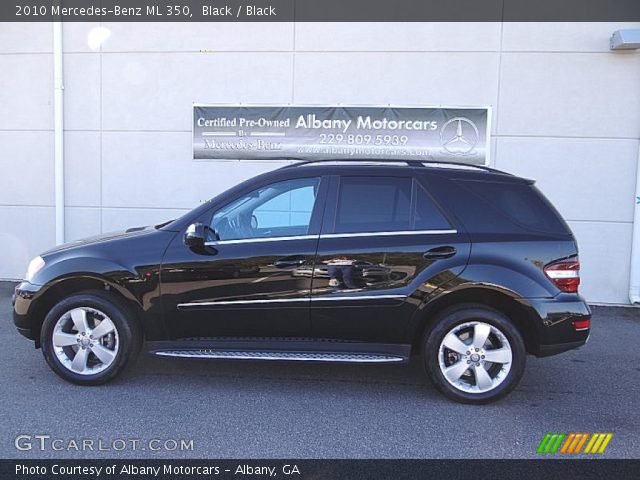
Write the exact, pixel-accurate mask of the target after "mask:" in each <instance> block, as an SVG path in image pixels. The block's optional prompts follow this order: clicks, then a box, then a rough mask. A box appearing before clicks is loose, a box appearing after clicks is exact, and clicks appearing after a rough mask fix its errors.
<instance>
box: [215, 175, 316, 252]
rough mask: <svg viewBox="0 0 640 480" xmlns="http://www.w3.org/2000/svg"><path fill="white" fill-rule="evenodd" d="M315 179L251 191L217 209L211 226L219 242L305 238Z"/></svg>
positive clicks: (277, 184)
mask: <svg viewBox="0 0 640 480" xmlns="http://www.w3.org/2000/svg"><path fill="white" fill-rule="evenodd" d="M319 184H320V179H319V178H299V179H295V180H286V181H284V182H278V183H274V184H272V185H268V186H266V187H262V188H259V189H257V190H254V191H253V192H251V193H248V194H246V195H243V196H241V197H240V198H238V199H236V200H234V201H233V202H231V203H229V204H228V205H226V206H225V207H223V208H221V209H220V210H218V211H217V212H216V213H215V214H214V215H213V218H212V219H211V227H212V228H213V229H214V230H215V232H216V234H217V235H218V238H219V239H220V240H236V239H246V238H270V237H283V236H296V235H306V234H307V232H308V230H309V224H310V222H311V212H312V211H313V205H314V203H315V198H316V194H317V192H318V185H319Z"/></svg>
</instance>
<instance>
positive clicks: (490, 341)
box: [438, 321, 513, 393]
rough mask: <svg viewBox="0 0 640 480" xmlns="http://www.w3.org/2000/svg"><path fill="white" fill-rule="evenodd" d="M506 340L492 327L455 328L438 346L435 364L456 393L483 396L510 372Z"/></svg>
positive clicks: (469, 325) (479, 324)
mask: <svg viewBox="0 0 640 480" xmlns="http://www.w3.org/2000/svg"><path fill="white" fill-rule="evenodd" d="M512 359H513V354H512V351H511V345H510V344H509V340H507V337H505V335H504V334H503V333H502V332H501V331H500V330H498V329H497V328H496V327H494V326H493V325H490V324H488V323H484V322H480V321H473V322H466V323H462V324H460V325H456V326H455V327H454V328H452V329H451V330H450V331H449V332H448V333H447V334H446V335H445V336H444V339H443V340H442V342H441V343H440V349H439V351H438V363H439V364H440V370H441V372H442V375H443V376H444V378H445V379H446V380H447V382H449V383H450V384H451V385H453V386H454V387H455V388H457V389H458V390H462V391H463V392H467V393H484V392H488V391H490V390H493V389H494V388H496V387H498V385H500V384H501V383H502V382H503V381H504V379H505V378H507V375H508V374H509V371H510V370H511V362H512Z"/></svg>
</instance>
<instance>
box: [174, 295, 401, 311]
mask: <svg viewBox="0 0 640 480" xmlns="http://www.w3.org/2000/svg"><path fill="white" fill-rule="evenodd" d="M406 298H408V296H407V295H402V294H386V295H357V296H355V295H354V296H344V295H341V296H321V297H298V298H273V299H256V300H218V301H212V302H191V303H179V304H178V308H185V307H187V308H188V307H205V306H207V307H208V306H220V305H222V306H224V305H252V304H265V303H294V302H325V301H330V302H336V301H343V302H346V301H352V300H400V299H402V300H404V299H406Z"/></svg>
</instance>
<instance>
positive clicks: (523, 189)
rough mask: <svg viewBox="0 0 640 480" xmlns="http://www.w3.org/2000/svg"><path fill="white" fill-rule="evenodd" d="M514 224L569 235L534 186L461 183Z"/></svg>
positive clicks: (554, 211)
mask: <svg viewBox="0 0 640 480" xmlns="http://www.w3.org/2000/svg"><path fill="white" fill-rule="evenodd" d="M460 183H461V184H462V185H464V186H465V187H467V188H468V189H470V190H471V191H472V192H473V193H474V194H476V195H477V196H479V197H480V198H482V199H483V200H485V201H486V202H487V203H489V204H490V205H491V206H492V207H493V208H495V209H497V210H498V211H499V212H500V213H502V214H503V215H505V216H507V217H508V218H509V219H510V220H511V221H513V222H515V223H517V224H518V225H520V226H522V227H525V228H527V229H529V230H538V231H541V232H549V233H567V227H566V224H565V223H564V221H563V220H562V219H561V218H560V215H559V214H558V212H557V211H556V210H555V209H554V208H553V207H552V206H551V204H550V203H549V202H548V201H547V199H546V198H544V196H543V195H542V194H541V193H540V191H538V189H537V188H535V187H534V186H533V185H529V184H525V183H502V182H479V181H461V182H460Z"/></svg>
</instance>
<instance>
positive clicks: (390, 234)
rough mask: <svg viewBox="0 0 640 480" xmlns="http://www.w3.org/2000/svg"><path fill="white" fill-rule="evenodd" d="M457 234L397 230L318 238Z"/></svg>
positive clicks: (441, 231)
mask: <svg viewBox="0 0 640 480" xmlns="http://www.w3.org/2000/svg"><path fill="white" fill-rule="evenodd" d="M451 233H458V231H457V230H455V229H448V230H398V231H397V232H355V233H324V234H322V235H320V238H350V237H389V236H393V235H446V234H451Z"/></svg>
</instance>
